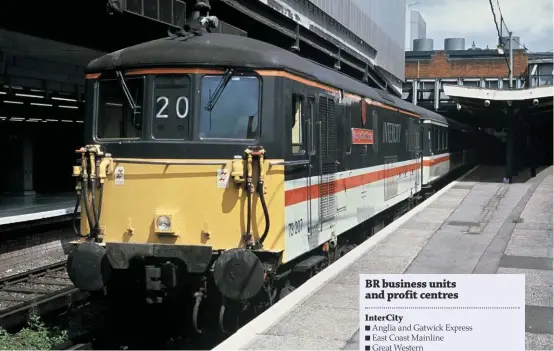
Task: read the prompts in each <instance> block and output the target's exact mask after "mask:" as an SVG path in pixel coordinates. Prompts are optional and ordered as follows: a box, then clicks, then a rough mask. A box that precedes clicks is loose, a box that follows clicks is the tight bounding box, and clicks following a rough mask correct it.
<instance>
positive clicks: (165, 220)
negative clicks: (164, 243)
mask: <svg viewBox="0 0 554 351" xmlns="http://www.w3.org/2000/svg"><path fill="white" fill-rule="evenodd" d="M156 227H157V228H158V229H159V230H163V231H167V230H169V229H170V228H171V220H170V219H169V217H168V216H159V217H158V219H157V220H156Z"/></svg>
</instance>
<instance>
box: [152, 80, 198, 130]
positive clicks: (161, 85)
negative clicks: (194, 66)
mask: <svg viewBox="0 0 554 351" xmlns="http://www.w3.org/2000/svg"><path fill="white" fill-rule="evenodd" d="M190 84H191V80H190V77H189V76H184V75H178V76H165V75H164V76H157V77H156V83H155V92H154V103H155V105H154V106H155V107H154V118H153V120H152V136H153V137H154V138H156V139H185V138H187V137H188V131H189V125H190V124H189V123H190V115H191V111H192V109H191V106H190Z"/></svg>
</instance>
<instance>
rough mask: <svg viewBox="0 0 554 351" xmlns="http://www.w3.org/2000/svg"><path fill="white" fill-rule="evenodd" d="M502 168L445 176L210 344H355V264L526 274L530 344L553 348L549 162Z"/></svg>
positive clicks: (362, 269)
mask: <svg viewBox="0 0 554 351" xmlns="http://www.w3.org/2000/svg"><path fill="white" fill-rule="evenodd" d="M503 172H504V169H503V168H500V167H485V166H479V167H476V168H474V169H473V170H472V171H470V172H468V173H467V174H466V175H464V176H463V177H462V178H460V179H458V180H457V181H455V182H452V183H450V184H448V185H447V186H446V187H444V188H443V189H441V190H440V191H438V192H437V193H436V194H434V195H433V196H432V197H430V198H429V199H427V200H426V201H424V202H423V203H421V204H420V205H419V206H417V207H416V208H414V209H413V210H412V211H410V212H409V213H407V214H405V215H404V216H403V217H401V218H399V219H398V220H396V221H395V222H393V223H392V224H390V225H389V226H387V227H385V228H384V229H383V230H381V231H380V232H378V233H377V234H375V235H374V236H373V237H371V238H370V239H368V240H367V241H365V242H364V243H363V244H361V245H359V246H358V247H357V248H355V249H354V250H352V251H351V252H349V253H348V254H347V255H345V256H344V257H343V258H341V259H340V260H338V261H337V262H335V263H334V264H332V265H331V266H330V267H328V268H326V269H324V270H323V271H322V272H320V273H319V274H317V275H316V276H314V277H313V278H312V279H310V280H308V281H307V282H306V283H304V284H303V285H302V286H300V287H299V288H298V289H296V290H295V291H293V292H292V293H291V294H289V295H288V296H287V297H285V298H284V299H283V300H281V301H280V302H278V303H277V304H276V305H275V306H274V307H272V308H270V309H269V310H267V311H265V312H264V313H263V314H261V315H260V316H258V317H257V318H256V319H254V320H253V321H251V322H250V323H248V324H247V325H245V326H244V327H243V328H241V329H240V330H239V331H237V332H236V333H235V334H234V335H232V336H231V337H229V338H228V339H227V340H225V341H224V342H223V343H221V344H219V345H218V346H217V347H216V348H215V349H214V350H341V349H342V350H358V349H359V314H358V306H359V287H358V284H359V274H361V273H362V274H370V273H376V274H379V273H381V274H395V273H412V274H425V273H428V274H432V273H439V274H456V273H457V274H465V273H498V274H521V273H524V274H525V276H526V298H525V299H526V317H525V319H526V320H525V326H526V327H525V339H526V349H527V350H552V349H553V344H552V312H553V310H552V305H553V304H552V298H553V295H552V280H553V279H552V244H553V242H552V202H553V199H552V194H553V184H552V183H553V178H552V167H549V168H546V169H542V170H541V171H540V172H539V173H538V174H537V177H535V178H530V179H525V175H524V174H523V172H522V173H521V174H520V176H519V177H516V178H514V181H513V183H512V184H503V183H500V182H499V179H502V174H503ZM528 173H529V172H528V171H527V174H528Z"/></svg>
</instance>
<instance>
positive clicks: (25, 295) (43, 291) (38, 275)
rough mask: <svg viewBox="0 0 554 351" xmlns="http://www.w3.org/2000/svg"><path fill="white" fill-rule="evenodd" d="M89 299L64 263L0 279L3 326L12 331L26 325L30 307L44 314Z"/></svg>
mask: <svg viewBox="0 0 554 351" xmlns="http://www.w3.org/2000/svg"><path fill="white" fill-rule="evenodd" d="M86 296H88V295H87V294H85V293H82V292H80V290H79V289H77V288H76V287H75V286H74V285H73V283H71V281H70V280H69V277H68V276H67V272H66V269H65V261H61V262H56V263H53V264H50V265H47V266H43V267H40V268H36V269H32V270H30V271H26V272H23V273H19V274H14V275H11V276H8V277H5V278H3V279H0V325H1V326H2V327H3V328H10V327H13V326H16V325H19V324H21V323H23V322H25V321H26V319H27V311H28V310H30V309H31V308H34V307H36V308H38V309H39V314H40V315H44V314H46V313H48V312H52V311H55V310H57V309H61V308H63V307H65V306H67V305H69V304H71V303H73V302H76V301H79V300H82V299H84V298H86Z"/></svg>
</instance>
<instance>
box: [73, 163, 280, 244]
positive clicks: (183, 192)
mask: <svg viewBox="0 0 554 351" xmlns="http://www.w3.org/2000/svg"><path fill="white" fill-rule="evenodd" d="M137 161H138V162H137ZM273 161H274V160H273ZM141 162H144V163H141ZM149 162H150V163H151V164H148V163H149ZM152 163H155V164H152ZM175 163H181V164H175ZM217 163H219V164H217ZM271 163H272V160H265V161H264V168H265V169H266V176H265V186H264V188H265V192H264V196H265V201H266V203H267V207H268V211H269V217H270V228H269V232H268V235H267V237H266V239H265V241H264V243H263V250H267V251H273V252H278V251H282V250H284V245H285V241H284V228H285V225H284V213H285V203H284V202H285V196H284V191H285V189H284V168H283V166H282V165H271ZM111 168H112V171H111V172H110V174H108V176H107V178H106V179H105V182H104V185H103V186H104V190H103V199H102V203H101V216H100V219H99V223H100V229H101V232H102V235H103V242H104V243H110V242H124V243H141V244H144V243H150V244H177V245H206V246H210V247H211V248H212V249H213V250H225V249H230V248H236V247H244V246H245V242H244V240H243V234H245V233H246V227H247V192H246V191H245V185H244V183H243V184H242V185H241V186H240V187H239V186H237V184H235V182H234V181H233V177H232V176H231V171H232V160H151V159H149V160H138V159H128V160H120V161H118V160H117V158H116V159H114V161H113V163H112V166H111ZM97 197H98V196H97ZM251 208H252V212H251V214H252V222H251V233H252V234H253V239H254V240H257V239H259V238H260V237H261V235H262V233H263V231H264V228H265V218H264V214H263V211H262V206H261V203H260V199H259V197H258V194H257V193H256V192H255V193H253V194H252V206H251ZM161 216H162V218H161V219H160V217H161ZM81 231H82V233H89V232H90V230H89V226H88V223H87V220H86V214H85V211H84V210H83V211H82V212H81Z"/></svg>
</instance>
